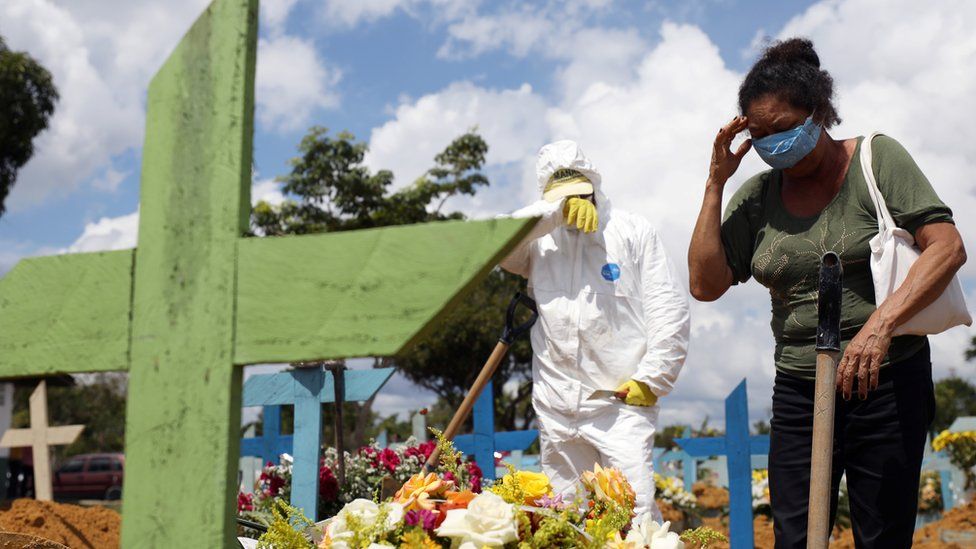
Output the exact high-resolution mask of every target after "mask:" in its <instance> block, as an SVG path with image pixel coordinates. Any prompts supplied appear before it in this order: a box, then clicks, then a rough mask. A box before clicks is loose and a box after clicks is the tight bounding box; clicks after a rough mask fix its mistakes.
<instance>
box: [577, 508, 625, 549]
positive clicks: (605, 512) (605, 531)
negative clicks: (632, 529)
mask: <svg viewBox="0 0 976 549" xmlns="http://www.w3.org/2000/svg"><path fill="white" fill-rule="evenodd" d="M630 515H631V510H630V509H627V508H626V507H624V506H622V505H620V504H617V503H604V504H603V508H602V512H601V513H600V514H598V515H597V516H596V517H595V518H592V519H589V520H587V521H586V533H587V534H588V535H589V536H590V539H588V540H587V542H586V543H584V544H583V547H585V548H586V549H603V548H604V547H605V546H606V544H607V539H609V538H610V537H611V536H613V535H614V534H617V533H618V532H620V531H621V530H623V529H624V528H625V527H626V526H627V525H628V524H629V523H630Z"/></svg>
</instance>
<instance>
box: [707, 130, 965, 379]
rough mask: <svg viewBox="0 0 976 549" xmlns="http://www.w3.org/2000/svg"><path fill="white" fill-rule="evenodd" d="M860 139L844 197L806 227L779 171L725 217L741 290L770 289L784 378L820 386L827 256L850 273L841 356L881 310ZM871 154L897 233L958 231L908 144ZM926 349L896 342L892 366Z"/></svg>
mask: <svg viewBox="0 0 976 549" xmlns="http://www.w3.org/2000/svg"><path fill="white" fill-rule="evenodd" d="M863 139H864V138H863V137H860V138H858V142H857V146H856V148H855V151H854V158H853V159H852V160H851V164H850V167H849V168H848V170H847V175H846V176H845V177H844V182H843V183H842V184H841V188H840V191H839V192H838V193H837V196H835V197H834V199H833V200H832V201H831V202H830V203H829V204H828V205H827V207H826V208H824V210H823V211H822V212H820V213H819V214H816V215H814V216H811V217H807V218H800V217H795V216H793V215H791V214H790V213H789V212H787V210H786V208H785V207H784V206H783V203H782V201H781V195H780V192H781V189H782V180H783V178H782V172H781V171H779V170H768V171H765V172H762V173H759V174H757V175H755V176H753V177H751V178H750V179H749V180H748V181H746V182H745V183H743V184H742V187H740V188H739V190H738V191H736V193H735V195H733V196H732V200H731V201H730V202H729V205H728V207H727V209H726V212H725V220H724V221H723V222H722V244H723V246H724V247H725V256H726V258H727V259H728V263H729V267H731V268H732V274H733V278H734V283H739V282H745V281H747V280H748V279H749V277H750V276H752V277H755V279H756V280H757V281H759V283H760V284H762V285H763V286H766V287H767V288H769V295H770V297H771V299H772V307H773V320H772V328H773V336H774V337H775V338H776V356H775V359H776V368H777V369H778V370H781V371H784V372H788V373H792V374H794V375H799V376H802V377H805V378H811V379H812V378H813V377H814V372H815V369H816V351H815V350H814V346H815V343H816V331H817V274H818V269H819V264H820V258H821V256H822V255H823V254H824V253H826V252H828V251H833V252H836V253H837V254H838V255H839V256H840V258H841V262H842V264H843V266H844V282H843V297H842V299H843V303H842V306H841V339H842V343H843V345H842V347H844V346H846V344H847V342H848V341H850V339H851V338H852V337H854V335H855V334H856V333H857V331H858V330H859V329H860V328H861V326H863V325H864V323H865V322H867V319H868V317H869V316H871V313H873V312H874V310H875V303H874V283H873V282H872V279H871V267H870V263H869V258H870V255H871V248H870V244H869V241H870V240H871V238H873V237H874V236H875V235H876V234H877V233H878V222H877V216H876V214H875V210H874V203H872V202H871V197H870V195H868V190H867V182H865V180H864V175H863V174H862V173H861V162H860V150H861V142H862V141H863ZM872 148H873V153H874V162H873V163H874V166H873V169H874V175H875V179H876V180H877V182H878V188H879V189H880V190H881V194H882V195H883V196H884V198H885V201H886V202H887V204H888V210H889V211H890V212H891V215H892V217H893V218H894V219H895V223H896V224H897V225H898V226H899V227H902V228H904V229H906V230H908V231H909V232H911V233H912V235H914V234H915V231H916V230H917V229H918V228H919V227H921V226H922V225H925V224H927V223H933V222H943V221H945V222H950V223H951V222H952V211H950V210H949V208H948V207H947V206H946V205H945V204H944V203H943V202H942V201H941V200H940V199H939V197H938V195H936V193H935V190H934V189H932V185H931V184H930V183H929V181H928V179H926V178H925V175H924V174H922V172H921V170H919V168H918V166H917V165H916V164H915V161H914V160H912V157H911V156H909V154H908V152H907V151H906V150H905V149H904V148H903V147H902V146H901V144H899V143H898V142H897V141H895V140H894V139H892V138H890V137H886V136H878V137H876V138H875V139H874V142H873V144H872ZM924 344H925V338H924V337H921V336H901V337H896V338H894V339H893V340H892V342H891V347H890V348H889V350H888V358H887V360H886V361H885V364H887V363H888V362H897V361H899V360H902V359H905V358H908V357H909V356H911V355H912V354H913V353H915V352H917V351H918V350H919V349H921V347H922V346H924Z"/></svg>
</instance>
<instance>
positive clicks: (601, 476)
mask: <svg viewBox="0 0 976 549" xmlns="http://www.w3.org/2000/svg"><path fill="white" fill-rule="evenodd" d="M582 480H583V486H585V487H586V489H587V490H589V491H590V492H592V493H593V499H595V500H597V501H603V502H606V503H610V502H613V503H617V504H619V505H622V506H624V507H625V508H627V509H630V510H633V508H634V501H635V500H636V499H637V494H635V493H634V489H633V488H631V486H630V483H629V482H627V477H625V476H624V474H623V473H622V472H620V470H619V469H614V468H613V467H607V468H606V469H604V468H602V467H600V464H599V463H597V464H595V465H594V466H593V471H586V472H585V473H583V476H582Z"/></svg>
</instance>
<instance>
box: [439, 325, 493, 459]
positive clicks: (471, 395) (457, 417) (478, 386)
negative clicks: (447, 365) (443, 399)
mask: <svg viewBox="0 0 976 549" xmlns="http://www.w3.org/2000/svg"><path fill="white" fill-rule="evenodd" d="M508 347H509V346H508V344H507V343H505V342H504V341H499V342H498V344H497V345H495V350H493V351H492V352H491V356H489V357H488V361H487V362H485V365H484V366H482V368H481V373H479V374H478V377H477V378H476V379H475V380H474V383H473V384H472V385H471V389H469V390H468V394H467V395H465V396H464V401H463V402H461V406H459V407H458V409H457V411H455V412H454V417H453V418H451V422H450V423H449V424H448V425H447V429H446V430H445V431H444V438H445V439H447V440H454V436H455V435H457V432H458V431H459V430H460V429H461V426H462V425H464V422H465V421H466V420H467V419H468V416H469V415H471V409H472V408H473V407H474V403H475V401H476V400H478V397H479V396H481V392H482V391H483V390H484V389H485V385H487V384H488V382H489V381H491V378H492V377H493V376H494V375H495V371H496V370H497V369H498V365H499V364H501V363H502V359H503V358H505V353H507V352H508ZM439 458H440V449H438V448H435V449H434V452H433V453H431V454H430V457H429V458H427V463H425V464H424V469H427V468H429V467H432V466H434V465H436V464H437V460H438V459H439Z"/></svg>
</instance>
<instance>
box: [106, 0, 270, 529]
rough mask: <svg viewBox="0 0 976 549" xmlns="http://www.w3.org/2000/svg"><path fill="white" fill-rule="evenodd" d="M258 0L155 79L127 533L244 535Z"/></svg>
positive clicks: (179, 52)
mask: <svg viewBox="0 0 976 549" xmlns="http://www.w3.org/2000/svg"><path fill="white" fill-rule="evenodd" d="M256 41H257V1H256V0H216V1H215V2H213V3H212V4H211V5H210V7H209V8H208V9H207V10H206V11H205V12H204V13H203V15H201V16H200V18H199V19H197V21H196V22H195V23H194V24H193V26H192V28H191V29H190V30H189V32H188V33H187V34H186V36H184V38H183V40H182V41H181V42H180V44H179V45H178V46H177V48H176V50H175V51H174V52H173V53H172V54H171V55H170V57H169V59H168V60H167V61H166V63H165V64H164V66H163V67H162V69H161V70H160V71H159V73H157V75H156V76H155V78H153V81H152V83H151V84H150V86H149V95H148V105H147V116H146V140H145V145H144V147H143V156H142V158H143V160H142V195H141V210H140V220H139V246H138V249H137V251H136V259H135V283H134V291H133V306H132V307H133V326H132V344H131V368H130V375H129V399H128V407H127V413H126V433H125V435H126V470H125V498H124V500H123V508H122V517H123V518H122V521H123V524H122V545H123V546H124V547H127V548H132V547H220V546H224V547H231V546H232V545H231V544H232V543H233V541H232V540H233V511H232V509H233V504H232V502H233V501H234V495H235V492H236V477H237V454H238V446H239V440H240V433H239V430H240V413H241V411H240V403H241V399H240V396H241V395H240V392H241V371H242V370H241V368H236V367H234V366H233V345H234V314H235V306H234V301H235V294H236V249H237V240H238V238H239V237H240V236H241V235H242V234H243V233H244V231H245V230H246V228H247V214H248V211H249V208H250V201H249V194H250V193H249V190H250V176H251V146H252V133H253V111H254V67H255V52H256Z"/></svg>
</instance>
